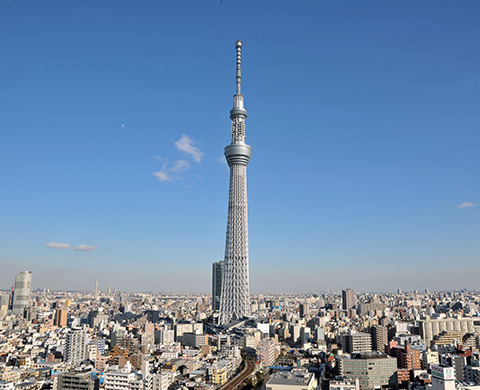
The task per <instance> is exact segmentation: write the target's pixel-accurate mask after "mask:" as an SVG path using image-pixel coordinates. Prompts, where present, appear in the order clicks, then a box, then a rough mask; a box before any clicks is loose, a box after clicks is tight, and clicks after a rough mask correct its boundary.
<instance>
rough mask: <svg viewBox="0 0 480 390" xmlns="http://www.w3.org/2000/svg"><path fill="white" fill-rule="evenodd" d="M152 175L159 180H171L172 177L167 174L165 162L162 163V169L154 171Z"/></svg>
mask: <svg viewBox="0 0 480 390" xmlns="http://www.w3.org/2000/svg"><path fill="white" fill-rule="evenodd" d="M153 176H155V177H156V178H157V179H158V180H160V181H172V182H173V179H172V178H171V177H170V176H169V175H168V168H167V163H165V164H163V165H162V169H160V170H159V171H157V172H154V173H153Z"/></svg>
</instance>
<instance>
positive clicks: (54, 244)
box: [45, 242, 72, 249]
mask: <svg viewBox="0 0 480 390" xmlns="http://www.w3.org/2000/svg"><path fill="white" fill-rule="evenodd" d="M45 246H46V247H47V248H55V249H72V247H71V246H70V245H69V244H65V243H64V242H48V243H46V244H45Z"/></svg>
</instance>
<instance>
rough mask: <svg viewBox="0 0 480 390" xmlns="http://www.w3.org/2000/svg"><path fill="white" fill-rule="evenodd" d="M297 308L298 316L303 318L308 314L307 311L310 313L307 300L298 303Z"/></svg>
mask: <svg viewBox="0 0 480 390" xmlns="http://www.w3.org/2000/svg"><path fill="white" fill-rule="evenodd" d="M298 310H299V313H298V314H299V316H300V318H305V317H306V316H307V315H308V313H310V306H309V304H308V302H305V303H300V305H298Z"/></svg>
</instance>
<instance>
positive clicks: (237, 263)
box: [218, 41, 252, 325]
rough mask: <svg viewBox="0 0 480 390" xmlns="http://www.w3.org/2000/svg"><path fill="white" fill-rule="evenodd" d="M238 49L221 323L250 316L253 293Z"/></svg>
mask: <svg viewBox="0 0 480 390" xmlns="http://www.w3.org/2000/svg"><path fill="white" fill-rule="evenodd" d="M235 45H236V48H237V75H236V80H237V93H236V94H235V95H234V96H233V108H232V109H231V111H230V119H231V120H232V143H231V144H230V145H228V146H227V147H226V148H225V157H226V158H227V162H228V166H229V167H230V191H229V197H228V219H227V239H226V243H225V269H224V277H223V283H222V295H221V298H220V316H219V319H218V323H219V324H220V325H224V324H227V323H229V322H230V321H233V320H236V319H239V318H242V317H244V316H248V315H250V291H249V283H248V212H247V165H248V162H249V160H250V156H251V155H252V148H251V146H249V145H247V144H246V143H245V137H246V136H245V119H246V118H247V111H246V110H245V108H244V107H243V95H242V93H241V83H242V41H237V42H236V43H235Z"/></svg>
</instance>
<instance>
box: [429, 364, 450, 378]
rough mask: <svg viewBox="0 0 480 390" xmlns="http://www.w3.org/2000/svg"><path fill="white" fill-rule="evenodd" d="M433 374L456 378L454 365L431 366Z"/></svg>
mask: <svg viewBox="0 0 480 390" xmlns="http://www.w3.org/2000/svg"><path fill="white" fill-rule="evenodd" d="M431 369H432V376H434V377H435V378H439V379H443V380H455V371H454V370H453V367H442V366H435V365H432V366H431Z"/></svg>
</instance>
